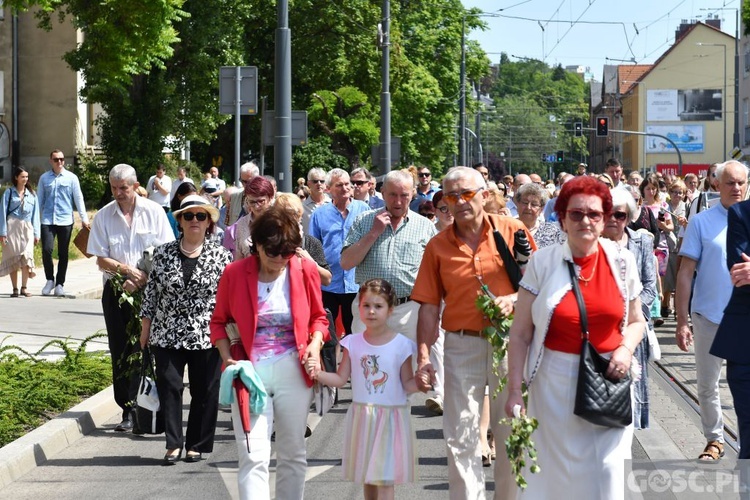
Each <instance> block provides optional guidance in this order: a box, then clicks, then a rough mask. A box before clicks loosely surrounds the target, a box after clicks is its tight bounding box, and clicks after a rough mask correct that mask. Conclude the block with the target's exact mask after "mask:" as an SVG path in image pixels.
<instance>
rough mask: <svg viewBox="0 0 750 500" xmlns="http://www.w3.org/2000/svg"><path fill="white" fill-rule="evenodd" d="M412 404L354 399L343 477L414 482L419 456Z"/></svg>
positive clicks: (386, 482) (387, 482) (375, 481)
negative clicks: (380, 402) (369, 401)
mask: <svg viewBox="0 0 750 500" xmlns="http://www.w3.org/2000/svg"><path fill="white" fill-rule="evenodd" d="M410 413H411V410H410V407H409V405H403V406H384V405H373V404H365V403H352V404H351V406H350V407H349V411H348V412H347V414H346V428H345V430H346V434H345V436H346V439H347V440H346V441H345V442H344V450H343V453H342V469H343V476H344V479H345V480H347V481H353V482H355V483H359V484H372V485H378V486H390V485H394V484H404V483H411V482H414V478H415V476H416V469H417V458H416V455H415V453H414V450H415V449H416V446H415V439H416V438H415V435H414V431H413V429H412V426H411V419H410Z"/></svg>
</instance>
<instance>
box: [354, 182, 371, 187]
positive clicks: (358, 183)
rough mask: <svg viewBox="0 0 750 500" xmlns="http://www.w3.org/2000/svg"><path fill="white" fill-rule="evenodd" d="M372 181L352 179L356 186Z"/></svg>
mask: <svg viewBox="0 0 750 500" xmlns="http://www.w3.org/2000/svg"><path fill="white" fill-rule="evenodd" d="M369 182H370V181H352V184H354V185H355V186H364V185H365V184H367V183H369Z"/></svg>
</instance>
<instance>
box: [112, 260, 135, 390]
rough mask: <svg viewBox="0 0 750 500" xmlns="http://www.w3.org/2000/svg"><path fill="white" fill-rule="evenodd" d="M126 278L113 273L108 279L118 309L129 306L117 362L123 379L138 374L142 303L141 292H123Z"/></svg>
mask: <svg viewBox="0 0 750 500" xmlns="http://www.w3.org/2000/svg"><path fill="white" fill-rule="evenodd" d="M127 280H128V277H127V276H124V275H123V274H121V273H119V272H118V273H115V274H113V275H112V276H111V277H110V283H111V284H112V289H113V290H114V292H115V293H116V294H117V295H118V296H119V299H118V303H119V305H120V307H122V305H123V304H128V305H129V306H130V319H129V320H128V324H127V326H126V327H125V333H126V335H127V343H126V348H125V351H124V353H123V358H122V359H119V360H117V362H118V363H120V366H123V367H124V371H123V373H122V376H123V377H131V376H132V375H133V374H134V373H136V374H137V373H140V360H141V349H140V342H141V303H142V302H143V290H140V289H139V290H136V291H134V292H132V293H131V292H128V291H127V290H125V282H126V281H127Z"/></svg>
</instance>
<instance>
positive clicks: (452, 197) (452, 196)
mask: <svg viewBox="0 0 750 500" xmlns="http://www.w3.org/2000/svg"><path fill="white" fill-rule="evenodd" d="M482 189H484V188H481V187H480V188H476V189H466V190H464V191H461V192H460V193H447V194H444V195H443V199H444V200H445V201H446V202H448V203H451V204H454V205H455V204H456V203H458V199H459V198H461V199H462V200H464V201H465V202H466V203H469V202H470V201H471V200H472V198H474V197H475V196H476V195H477V193H478V192H479V191H481V190H482Z"/></svg>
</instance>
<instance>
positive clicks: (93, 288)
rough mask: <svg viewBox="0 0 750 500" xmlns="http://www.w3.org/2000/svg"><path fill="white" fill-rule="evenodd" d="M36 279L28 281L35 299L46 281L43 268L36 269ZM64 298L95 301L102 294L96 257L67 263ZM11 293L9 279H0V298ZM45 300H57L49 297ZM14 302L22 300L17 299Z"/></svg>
mask: <svg viewBox="0 0 750 500" xmlns="http://www.w3.org/2000/svg"><path fill="white" fill-rule="evenodd" d="M34 271H35V272H36V277H35V278H33V279H29V282H28V285H27V286H28V291H29V292H31V293H32V294H33V295H34V296H35V297H36V296H40V297H43V296H42V288H43V287H44V284H45V283H46V282H47V280H46V279H45V278H44V268H43V267H42V266H41V265H40V266H39V267H37V268H36V269H34ZM55 271H57V261H55ZM18 286H19V287H20V286H21V273H18ZM64 288H65V296H66V297H67V298H71V299H97V298H99V297H101V294H102V273H101V271H99V268H98V267H97V265H96V257H91V258H89V259H87V258H85V257H83V258H80V259H76V260H71V261H69V262H68V272H67V274H66V280H65V285H64ZM12 292H13V286H12V285H11V283H10V278H9V277H3V278H0V298H8V297H10V294H11V293H12ZM43 298H45V299H58V298H59V297H54V296H49V297H43ZM16 300H23V298H21V297H19V298H18V299H16Z"/></svg>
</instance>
